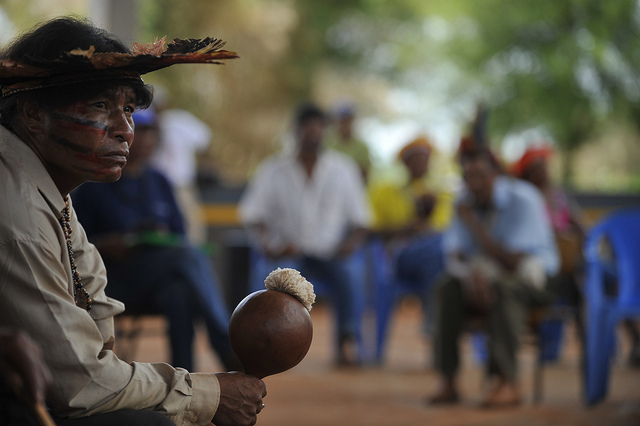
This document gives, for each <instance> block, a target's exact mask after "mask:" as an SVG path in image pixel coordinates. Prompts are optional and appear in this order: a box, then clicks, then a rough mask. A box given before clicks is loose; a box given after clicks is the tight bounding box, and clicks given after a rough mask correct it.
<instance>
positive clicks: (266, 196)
mask: <svg viewBox="0 0 640 426" xmlns="http://www.w3.org/2000/svg"><path fill="white" fill-rule="evenodd" d="M267 161H268V162H267V163H265V164H263V165H262V166H261V167H259V168H258V170H257V172H256V174H255V175H254V177H253V178H252V179H251V180H250V182H249V184H248V185H247V187H246V189H245V191H244V193H243V194H242V198H241V199H240V203H239V206H238V212H239V214H240V220H241V222H242V223H243V224H244V225H255V224H258V223H262V222H266V221H267V217H266V215H267V212H268V205H269V202H270V198H271V196H272V195H271V185H272V182H271V178H270V176H269V175H270V174H271V172H270V170H271V167H270V161H269V160H267Z"/></svg>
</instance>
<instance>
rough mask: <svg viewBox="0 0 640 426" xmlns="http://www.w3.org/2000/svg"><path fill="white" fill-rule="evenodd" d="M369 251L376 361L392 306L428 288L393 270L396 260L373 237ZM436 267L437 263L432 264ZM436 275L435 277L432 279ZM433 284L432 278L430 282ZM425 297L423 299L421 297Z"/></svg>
mask: <svg viewBox="0 0 640 426" xmlns="http://www.w3.org/2000/svg"><path fill="white" fill-rule="evenodd" d="M432 244H441V238H440V239H435V240H433V241H432ZM367 250H369V253H370V255H371V257H370V259H371V261H370V271H371V278H372V281H373V287H374V288H373V294H374V308H375V321H376V329H375V339H376V340H375V361H376V362H377V363H381V362H383V360H384V352H385V344H386V341H387V337H388V334H389V326H390V324H391V320H392V314H393V310H394V309H395V307H396V304H397V302H398V301H399V300H401V299H402V298H403V297H405V296H408V295H416V296H419V297H420V298H421V299H423V298H424V297H425V293H426V292H428V290H429V289H428V288H424V287H423V286H424V284H420V283H417V282H413V281H411V280H407V279H399V278H398V277H397V276H396V274H395V270H394V269H395V267H396V266H395V264H394V260H393V259H392V256H391V255H389V253H388V252H387V250H386V248H385V246H384V244H383V243H382V241H380V240H374V241H372V242H370V243H369V244H368V246H367ZM440 262H441V263H440V266H439V267H440V268H442V269H443V268H444V259H440ZM435 267H436V268H438V267H437V266H435ZM436 278H437V277H434V278H433V279H434V280H435V279H436ZM430 285H431V286H433V285H434V282H432V283H431V284H430ZM423 301H424V300H423Z"/></svg>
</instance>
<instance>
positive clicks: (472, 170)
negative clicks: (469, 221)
mask: <svg viewBox="0 0 640 426" xmlns="http://www.w3.org/2000/svg"><path fill="white" fill-rule="evenodd" d="M496 173H497V172H496V170H495V168H494V167H493V166H492V165H491V163H490V162H489V160H488V159H486V158H484V157H478V158H474V159H471V160H467V161H466V162H465V163H464V164H463V176H464V182H465V184H466V185H467V188H468V189H469V191H470V192H471V194H473V197H474V199H475V202H476V204H477V205H478V206H479V207H489V206H490V205H491V201H492V197H493V182H494V180H495V177H496Z"/></svg>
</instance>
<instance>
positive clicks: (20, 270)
mask: <svg viewBox="0 0 640 426" xmlns="http://www.w3.org/2000/svg"><path fill="white" fill-rule="evenodd" d="M72 225H75V226H76V228H74V231H75V232H74V234H77V235H76V236H74V241H76V240H78V239H80V240H81V239H82V238H83V237H82V235H83V232H82V231H79V230H78V231H76V229H81V228H77V226H78V225H77V222H75V223H74V222H73V221H72ZM72 235H73V234H72ZM41 236H42V239H41V240H38V241H34V240H30V239H14V240H12V241H9V242H5V243H4V244H2V245H0V283H2V284H1V285H0V305H1V306H2V309H0V323H2V324H4V325H7V326H12V327H15V328H17V329H21V330H24V331H26V332H27V333H28V334H29V335H30V336H31V337H32V338H33V339H34V340H35V341H36V342H38V343H39V345H40V346H41V347H42V354H43V357H44V360H45V362H46V363H47V365H48V366H49V368H50V370H51V372H52V376H53V385H52V388H51V392H50V397H49V399H48V400H47V404H48V405H49V407H50V408H51V409H52V410H53V412H54V413H55V414H56V415H58V416H62V417H83V416H87V415H91V414H96V413H104V412H109V411H114V410H119V409H125V408H130V409H151V410H156V411H160V412H162V413H164V414H166V415H167V416H168V417H170V418H171V419H172V420H173V421H174V422H176V424H178V425H185V426H192V425H205V424H209V423H210V421H211V419H212V418H213V416H214V414H215V411H216V409H217V406H218V402H219V397H220V390H219V384H218V381H217V377H216V376H215V375H213V374H190V373H188V372H187V371H186V370H183V369H174V368H173V367H171V366H169V365H168V364H164V363H156V364H149V363H132V364H127V363H125V362H124V361H122V360H120V359H118V358H117V356H116V355H115V354H114V353H113V351H111V350H107V349H104V348H103V345H104V342H105V341H106V340H108V337H110V336H112V335H113V315H114V314H116V313H119V312H121V311H122V304H120V303H119V302H116V301H114V300H113V299H109V298H107V297H106V295H105V294H104V286H105V285H106V279H105V277H104V275H105V274H104V269H103V268H104V266H103V264H102V261H101V260H100V259H99V256H97V253H96V252H94V250H95V248H93V246H91V245H89V244H88V243H86V245H82V244H78V245H77V248H76V247H75V246H74V252H75V255H76V263H77V264H78V272H79V273H80V275H81V277H82V278H83V283H84V285H85V288H86V289H87V290H88V291H89V292H90V293H91V295H92V297H93V298H94V306H93V309H92V310H91V313H88V312H87V311H86V310H84V309H81V308H78V307H76V306H75V303H74V299H73V296H72V290H71V280H70V272H69V270H68V268H67V267H66V262H67V261H68V258H66V257H65V256H61V252H60V250H59V249H56V248H60V247H62V248H64V250H66V247H64V246H61V243H62V242H63V241H64V240H62V241H60V240H59V238H60V236H58V235H56V233H55V232H54V231H53V224H51V227H50V228H49V229H47V227H46V226H44V227H43V228H42V230H41ZM8 301H10V303H9V302H8Z"/></svg>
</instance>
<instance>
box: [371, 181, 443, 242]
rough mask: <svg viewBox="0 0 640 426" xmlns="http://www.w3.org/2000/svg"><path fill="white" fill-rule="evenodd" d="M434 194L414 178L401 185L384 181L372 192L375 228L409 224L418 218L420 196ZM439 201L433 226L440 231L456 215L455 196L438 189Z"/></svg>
mask: <svg viewBox="0 0 640 426" xmlns="http://www.w3.org/2000/svg"><path fill="white" fill-rule="evenodd" d="M430 192H431V193H433V191H429V189H428V187H427V185H426V183H424V182H423V181H414V182H412V183H411V184H409V185H405V186H400V185H393V184H382V185H378V186H374V187H372V188H371V190H370V191H369V197H370V200H371V207H372V210H373V229H374V230H383V229H395V228H400V227H402V226H405V225H409V224H410V223H411V222H413V221H414V220H415V219H416V216H417V213H416V205H415V199H416V197H418V196H420V195H423V194H427V193H430ZM434 195H435V197H436V204H435V206H434V208H433V211H432V212H431V216H430V217H429V226H430V227H431V229H433V230H436V231H442V230H444V229H445V228H446V227H447V226H448V225H449V222H450V221H451V217H452V215H453V195H452V194H449V193H446V192H435V193H434Z"/></svg>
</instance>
